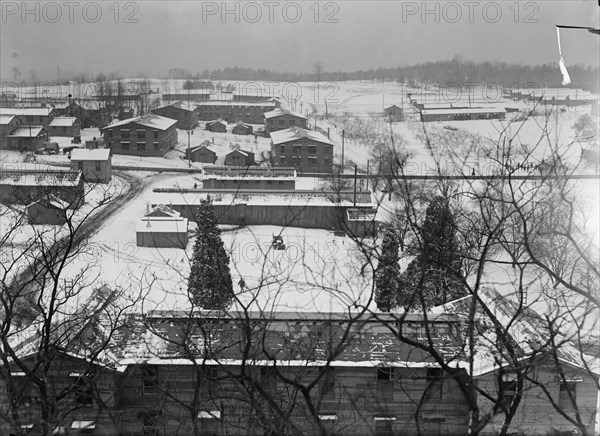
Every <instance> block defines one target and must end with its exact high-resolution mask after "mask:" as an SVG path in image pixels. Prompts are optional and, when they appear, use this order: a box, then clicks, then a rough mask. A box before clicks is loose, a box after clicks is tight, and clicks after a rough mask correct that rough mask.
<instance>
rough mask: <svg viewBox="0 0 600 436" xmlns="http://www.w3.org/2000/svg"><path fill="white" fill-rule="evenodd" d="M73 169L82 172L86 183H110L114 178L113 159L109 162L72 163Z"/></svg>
mask: <svg viewBox="0 0 600 436" xmlns="http://www.w3.org/2000/svg"><path fill="white" fill-rule="evenodd" d="M71 168H72V169H73V170H79V171H81V174H82V176H83V178H84V179H85V181H86V182H91V183H108V182H110V180H111V178H112V163H111V158H109V159H108V160H107V161H92V160H90V161H77V162H73V161H71Z"/></svg>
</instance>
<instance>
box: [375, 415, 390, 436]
mask: <svg viewBox="0 0 600 436" xmlns="http://www.w3.org/2000/svg"><path fill="white" fill-rule="evenodd" d="M392 422H393V421H392V420H389V419H385V420H383V419H377V420H375V436H392V435H393V434H394V433H393V431H392Z"/></svg>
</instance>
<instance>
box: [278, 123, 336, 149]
mask: <svg viewBox="0 0 600 436" xmlns="http://www.w3.org/2000/svg"><path fill="white" fill-rule="evenodd" d="M303 138H306V139H310V140H311V141H315V142H319V143H321V144H328V145H335V144H334V143H333V142H332V141H331V140H330V139H329V138H327V136H325V135H322V134H321V133H319V132H314V131H312V130H306V129H302V128H300V127H296V126H293V127H290V128H288V129H285V130H278V131H276V132H271V140H272V141H273V144H275V145H277V144H285V143H287V142H292V141H297V140H299V139H303Z"/></svg>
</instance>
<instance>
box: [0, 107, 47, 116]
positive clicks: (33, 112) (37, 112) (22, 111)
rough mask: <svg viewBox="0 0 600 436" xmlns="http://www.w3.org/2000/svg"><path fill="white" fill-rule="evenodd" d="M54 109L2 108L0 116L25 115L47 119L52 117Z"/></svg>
mask: <svg viewBox="0 0 600 436" xmlns="http://www.w3.org/2000/svg"><path fill="white" fill-rule="evenodd" d="M53 110H54V108H52V107H36V108H33V107H29V108H15V107H2V108H0V115H23V116H35V117H45V116H48V115H50V112H51V111H53Z"/></svg>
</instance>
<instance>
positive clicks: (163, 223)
mask: <svg viewBox="0 0 600 436" xmlns="http://www.w3.org/2000/svg"><path fill="white" fill-rule="evenodd" d="M135 231H136V233H187V231H188V219H187V218H178V219H173V218H168V219H160V218H142V219H141V220H140V221H139V222H138V224H137V226H136V227H135Z"/></svg>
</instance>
